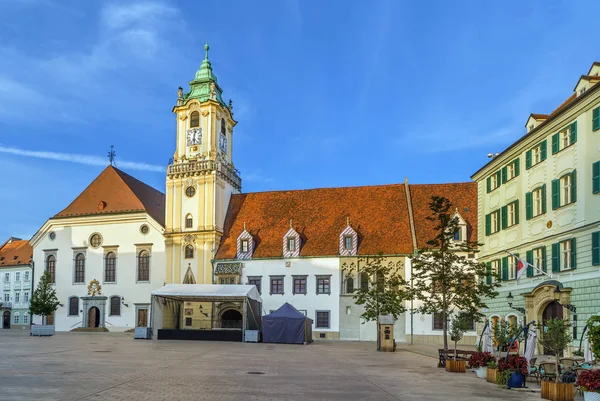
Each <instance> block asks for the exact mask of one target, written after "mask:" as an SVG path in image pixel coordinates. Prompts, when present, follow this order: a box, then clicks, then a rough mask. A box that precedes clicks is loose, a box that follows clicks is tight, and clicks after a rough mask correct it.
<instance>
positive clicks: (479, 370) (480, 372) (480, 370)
mask: <svg viewBox="0 0 600 401" xmlns="http://www.w3.org/2000/svg"><path fill="white" fill-rule="evenodd" d="M475 374H476V375H477V377H479V378H480V379H485V378H486V377H487V368H486V367H485V366H481V367H479V368H476V369H475Z"/></svg>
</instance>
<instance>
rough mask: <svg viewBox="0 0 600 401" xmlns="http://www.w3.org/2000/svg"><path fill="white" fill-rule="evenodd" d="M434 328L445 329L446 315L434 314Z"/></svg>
mask: <svg viewBox="0 0 600 401" xmlns="http://www.w3.org/2000/svg"><path fill="white" fill-rule="evenodd" d="M433 330H444V317H443V315H442V314H441V313H434V314H433Z"/></svg>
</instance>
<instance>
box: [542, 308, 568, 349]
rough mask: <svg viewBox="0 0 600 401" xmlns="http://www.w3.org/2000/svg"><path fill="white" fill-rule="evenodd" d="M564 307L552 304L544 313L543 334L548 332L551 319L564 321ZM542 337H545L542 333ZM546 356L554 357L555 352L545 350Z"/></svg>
mask: <svg viewBox="0 0 600 401" xmlns="http://www.w3.org/2000/svg"><path fill="white" fill-rule="evenodd" d="M562 318H563V307H562V306H561V305H560V304H559V303H558V302H556V301H552V302H550V303H549V304H548V305H547V306H546V309H544V312H543V313H542V324H543V332H546V321H547V320H549V319H562ZM542 335H544V334H543V333H542ZM544 355H554V352H552V351H550V350H546V349H544Z"/></svg>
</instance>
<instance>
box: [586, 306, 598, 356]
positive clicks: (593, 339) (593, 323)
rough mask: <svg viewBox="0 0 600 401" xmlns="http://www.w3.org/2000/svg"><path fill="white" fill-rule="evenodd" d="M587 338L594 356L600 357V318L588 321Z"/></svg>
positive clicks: (594, 317)
mask: <svg viewBox="0 0 600 401" xmlns="http://www.w3.org/2000/svg"><path fill="white" fill-rule="evenodd" d="M587 326H588V330H587V338H588V342H589V343H590V348H591V349H592V354H593V355H594V356H595V357H596V358H599V357H600V316H592V317H590V318H589V319H588V321H587Z"/></svg>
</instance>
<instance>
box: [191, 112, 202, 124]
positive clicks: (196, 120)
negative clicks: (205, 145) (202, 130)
mask: <svg viewBox="0 0 600 401" xmlns="http://www.w3.org/2000/svg"><path fill="white" fill-rule="evenodd" d="M199 126H200V113H198V112H197V111H192V114H190V128H196V127H199Z"/></svg>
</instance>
